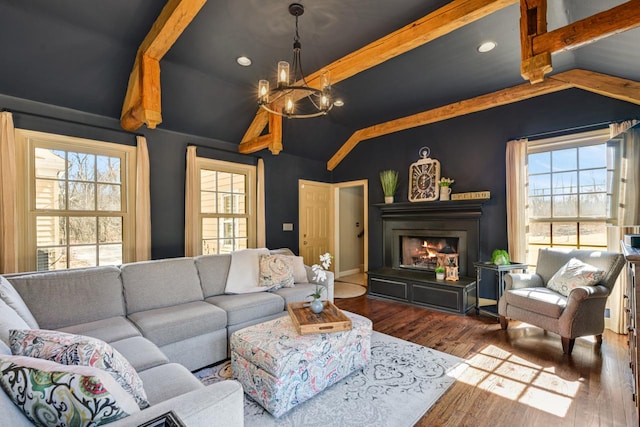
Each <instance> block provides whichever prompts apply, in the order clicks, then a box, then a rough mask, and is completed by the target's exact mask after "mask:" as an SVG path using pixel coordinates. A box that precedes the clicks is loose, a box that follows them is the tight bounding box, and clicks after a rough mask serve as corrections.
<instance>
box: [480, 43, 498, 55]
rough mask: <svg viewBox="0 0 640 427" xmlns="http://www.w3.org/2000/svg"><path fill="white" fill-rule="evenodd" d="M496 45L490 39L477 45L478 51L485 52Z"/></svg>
mask: <svg viewBox="0 0 640 427" xmlns="http://www.w3.org/2000/svg"><path fill="white" fill-rule="evenodd" d="M496 46H497V43H496V42H492V41H488V42H484V43H482V44H481V45H480V46H478V52H480V53H487V52H490V51H492V50H493V49H495V47H496Z"/></svg>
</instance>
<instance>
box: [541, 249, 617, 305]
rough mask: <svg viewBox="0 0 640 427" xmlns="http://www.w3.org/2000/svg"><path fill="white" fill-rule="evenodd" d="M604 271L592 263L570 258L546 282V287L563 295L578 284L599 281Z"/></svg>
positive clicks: (592, 283) (588, 284) (585, 284)
mask: <svg viewBox="0 0 640 427" xmlns="http://www.w3.org/2000/svg"><path fill="white" fill-rule="evenodd" d="M604 274H605V272H604V271H602V270H600V269H599V268H597V267H594V266H593V265H590V264H587V263H584V262H582V261H580V260H579V259H577V258H571V259H570V260H569V261H568V262H567V263H566V264H565V265H563V266H562V267H561V268H560V270H558V271H557V272H556V274H554V275H553V277H551V279H549V281H548V282H547V288H549V289H551V290H553V291H556V292H558V293H559V294H561V295H564V296H565V297H568V296H569V293H571V291H572V290H573V289H575V288H577V287H579V286H593V285H595V284H597V283H598V282H600V280H602V278H603V277H604Z"/></svg>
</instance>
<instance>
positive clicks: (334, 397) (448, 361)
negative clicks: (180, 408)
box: [195, 331, 467, 427]
mask: <svg viewBox="0 0 640 427" xmlns="http://www.w3.org/2000/svg"><path fill="white" fill-rule="evenodd" d="M371 355H372V358H371V359H372V360H371V362H370V363H369V365H367V367H366V368H365V369H363V370H361V371H356V372H354V373H353V374H351V375H349V376H348V377H346V378H344V379H343V380H342V381H340V382H338V383H336V384H334V385H333V386H332V387H329V388H327V389H326V390H324V391H323V392H322V393H320V394H318V395H317V396H315V397H313V398H312V399H310V400H308V401H306V402H304V403H302V404H300V405H298V406H296V407H295V408H293V409H292V410H291V411H289V412H288V413H286V414H285V415H283V416H282V417H280V418H274V417H273V416H271V414H269V412H267V411H266V410H265V409H263V408H262V407H261V406H260V405H258V404H257V403H255V402H254V401H253V400H252V399H251V398H249V397H248V396H246V395H245V404H244V420H245V426H247V427H252V426H256V427H258V426H260V427H262V426H291V427H294V426H296V427H298V426H322V427H326V426H358V427H361V426H376V427H377V426H381V427H382V426H388V427H402V426H413V425H414V424H415V423H416V422H418V420H419V419H420V418H421V417H422V416H423V415H424V414H425V413H426V412H427V410H428V409H429V408H430V407H431V405H433V404H434V403H435V402H436V401H437V400H438V399H439V398H440V396H442V395H443V394H444V392H445V391H446V390H447V389H448V388H449V387H450V386H451V385H452V384H453V383H454V382H455V381H456V378H458V377H459V376H460V374H461V373H462V372H463V371H464V369H466V367H467V365H466V364H465V363H464V360H463V359H460V358H459V357H456V356H452V355H449V354H446V353H442V352H440V351H437V350H433V349H430V348H427V347H423V346H420V345H417V344H413V343H410V342H408V341H403V340H400V339H397V338H394V337H391V336H389V335H385V334H381V333H379V332H375V331H374V332H373V335H372V337H371ZM195 375H196V376H197V377H198V378H199V379H200V380H201V381H202V382H203V383H204V384H212V383H214V382H218V381H222V380H226V379H229V378H231V362H230V361H225V362H223V363H220V364H218V365H216V366H214V367H210V368H205V369H202V370H200V371H198V372H196V373H195Z"/></svg>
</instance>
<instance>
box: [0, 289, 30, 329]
mask: <svg viewBox="0 0 640 427" xmlns="http://www.w3.org/2000/svg"><path fill="white" fill-rule="evenodd" d="M0 300H2V301H4V302H5V304H7V305H8V306H9V307H11V308H12V309H13V310H15V312H16V313H18V316H20V317H22V319H23V320H24V321H25V322H26V323H27V325H29V327H30V328H38V327H39V326H38V322H37V321H36V319H35V318H34V317H33V314H31V310H29V307H27V305H26V304H25V303H24V300H23V299H22V297H21V296H20V294H19V293H18V291H17V290H16V288H14V287H13V285H12V284H11V282H9V281H8V280H7V279H6V278H4V277H3V276H0Z"/></svg>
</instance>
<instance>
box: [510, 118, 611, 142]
mask: <svg viewBox="0 0 640 427" xmlns="http://www.w3.org/2000/svg"><path fill="white" fill-rule="evenodd" d="M611 123H615V122H614V121H608V122H600V123H593V124H590V125H584V126H576V127H572V128H567V129H561V130H553V131H548V132H540V133H534V134H532V135H526V136H521V137H519V138H515V139H522V138H527V139H542V138H553V137H555V136H562V135H566V134H568V133H572V132H575V131H585V132H586V131H589V130H596V129H604V128H605V127H607V126H609V125H610V124H611Z"/></svg>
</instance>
